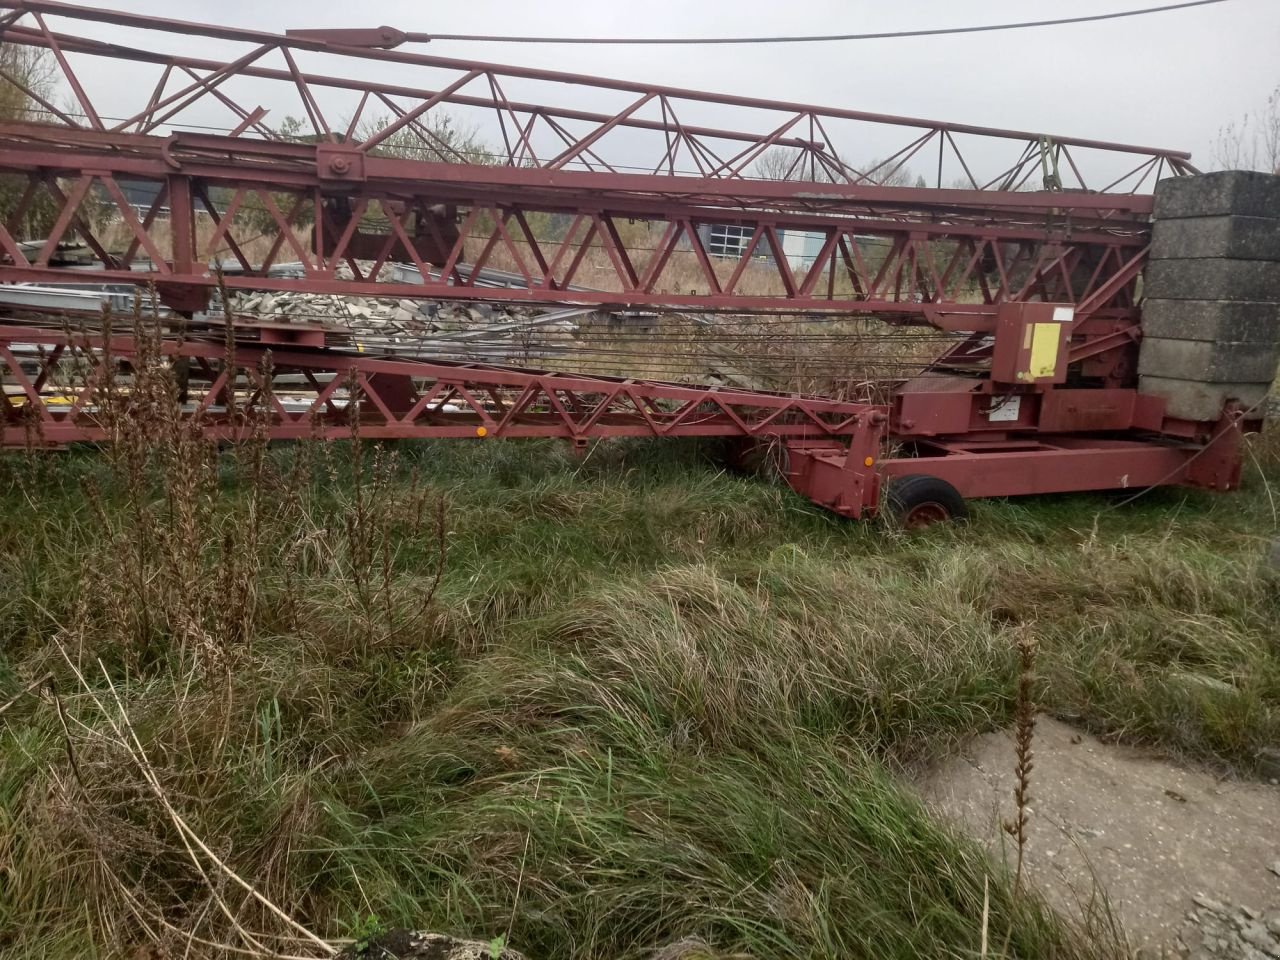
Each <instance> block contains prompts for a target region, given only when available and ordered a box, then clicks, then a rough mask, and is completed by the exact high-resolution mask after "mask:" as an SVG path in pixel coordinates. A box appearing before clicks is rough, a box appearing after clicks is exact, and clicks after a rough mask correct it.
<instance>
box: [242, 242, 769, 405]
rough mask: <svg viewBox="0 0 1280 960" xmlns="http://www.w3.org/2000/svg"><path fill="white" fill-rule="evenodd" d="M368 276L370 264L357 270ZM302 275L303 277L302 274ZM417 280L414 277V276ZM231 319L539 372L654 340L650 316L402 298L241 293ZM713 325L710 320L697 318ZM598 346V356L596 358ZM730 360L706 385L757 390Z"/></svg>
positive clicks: (714, 363)
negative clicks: (308, 327) (604, 349)
mask: <svg viewBox="0 0 1280 960" xmlns="http://www.w3.org/2000/svg"><path fill="white" fill-rule="evenodd" d="M357 265H358V266H359V267H360V269H361V271H362V273H363V274H365V275H367V274H368V272H369V271H370V270H371V269H372V267H373V264H372V263H363V262H359V263H358V264H357ZM299 269H301V268H300V267H299ZM403 270H404V268H403V267H401V266H399V265H397V264H385V265H384V266H383V267H382V268H381V270H380V271H379V274H378V282H379V283H392V282H396V281H401V280H403V276H402V271H403ZM336 275H337V278H338V279H339V280H352V279H354V273H353V271H352V269H351V267H350V266H349V265H347V264H342V265H340V266H339V267H338V268H337V271H336ZM414 275H415V276H416V271H415V273H414ZM230 306H231V311H232V312H233V314H235V315H237V316H240V317H243V318H251V319H254V320H258V321H276V322H280V323H318V324H321V325H323V326H325V327H327V328H329V329H331V330H340V331H343V332H345V333H348V334H349V335H350V337H351V340H352V342H353V343H355V344H357V345H358V346H359V348H360V349H362V350H365V351H368V352H373V353H390V354H396V355H400V356H413V357H419V358H437V359H442V360H462V361H468V362H481V363H498V364H515V365H537V364H539V363H541V362H543V361H546V360H549V359H553V358H560V359H565V358H569V359H572V358H573V355H574V354H575V352H578V351H582V357H583V362H582V364H581V366H582V369H583V370H584V372H590V371H591V367H592V364H591V360H592V359H593V358H594V357H596V356H598V355H599V343H600V341H599V336H600V330H601V326H602V325H604V327H605V328H606V329H619V328H621V329H624V330H626V331H627V333H625V334H624V335H626V336H636V335H639V334H642V333H655V334H656V329H657V328H656V327H655V326H654V322H655V320H654V318H653V317H652V316H651V315H637V316H626V315H619V314H612V313H610V312H609V311H607V310H598V309H595V308H591V307H559V308H558V307H545V306H540V305H526V304H519V303H512V304H505V305H502V306H493V305H490V304H488V303H465V302H458V301H441V300H409V299H405V298H402V297H378V296H343V295H341V294H329V293H271V292H267V291H252V290H249V291H237V292H235V293H233V294H232V295H231V304H230ZM695 320H697V321H698V322H705V323H707V324H710V323H713V322H714V321H712V320H710V319H709V318H703V317H698V318H695ZM593 344H594V345H595V347H596V349H595V350H593ZM728 359H731V358H723V357H716V356H709V357H708V359H707V370H706V373H705V375H704V376H702V377H700V378H698V379H701V380H704V381H706V382H712V383H716V382H718V383H722V384H725V385H727V386H734V387H746V388H749V389H750V388H754V387H757V386H759V384H757V383H756V382H755V381H754V379H753V378H751V377H750V376H748V375H746V374H744V373H742V372H741V371H738V370H736V369H735V368H734V367H732V366H731V365H730V363H729V362H727V361H728Z"/></svg>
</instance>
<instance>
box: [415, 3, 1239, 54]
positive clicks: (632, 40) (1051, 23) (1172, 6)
mask: <svg viewBox="0 0 1280 960" xmlns="http://www.w3.org/2000/svg"><path fill="white" fill-rule="evenodd" d="M1226 2H1227V0H1187V2H1185V3H1168V4H1165V5H1163V6H1159V7H1144V8H1142V9H1141V10H1121V11H1119V12H1117V13H1097V14H1091V15H1089V16H1081V17H1063V18H1061V19H1058V20H1024V21H1022V22H1019V23H987V24H982V25H980V26H976V27H937V28H935V29H932V30H894V31H889V32H885V33H834V34H818V35H815V36H804V37H511V36H505V37H504V36H487V35H484V34H472V33H430V34H411V35H409V37H408V39H411V40H471V41H480V42H484V43H592V44H606V43H618V44H697V45H705V44H717V43H826V42H828V41H833V40H901V39H905V38H908V37H942V36H949V35H953V34H961V33H988V32H991V31H995V30H1027V29H1030V28H1032V27H1060V26H1065V25H1067V24H1072V23H1096V22H1098V21H1101V20H1119V19H1121V18H1122V17H1142V16H1147V15H1148V14H1152V13H1167V12H1168V11H1170V10H1185V9H1187V8H1189V7H1205V6H1208V5H1209V4H1212V3H1226Z"/></svg>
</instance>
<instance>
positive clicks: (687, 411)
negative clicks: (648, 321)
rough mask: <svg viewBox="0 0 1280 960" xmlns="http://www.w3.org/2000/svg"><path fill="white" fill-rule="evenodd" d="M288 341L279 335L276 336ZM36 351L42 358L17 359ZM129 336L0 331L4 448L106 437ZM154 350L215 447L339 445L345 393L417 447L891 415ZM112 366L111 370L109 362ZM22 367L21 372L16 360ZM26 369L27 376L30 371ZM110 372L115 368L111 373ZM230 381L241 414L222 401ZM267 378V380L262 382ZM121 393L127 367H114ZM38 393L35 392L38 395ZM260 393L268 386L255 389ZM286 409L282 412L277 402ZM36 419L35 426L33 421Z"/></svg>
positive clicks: (165, 346) (809, 401)
mask: <svg viewBox="0 0 1280 960" xmlns="http://www.w3.org/2000/svg"><path fill="white" fill-rule="evenodd" d="M285 332H287V331H285ZM23 345H32V346H35V347H38V348H39V350H38V352H34V353H28V354H27V355H25V357H24V355H23V354H21V352H20V347H21V346H23ZM145 349H146V346H145V345H140V344H139V343H138V341H137V340H136V339H135V337H134V336H132V335H114V336H111V337H110V338H109V339H104V337H103V336H95V335H69V334H66V333H61V332H56V331H52V330H46V329H39V328H31V327H14V326H0V382H2V383H4V384H6V385H9V386H10V389H9V390H6V391H5V393H4V395H3V396H2V397H0V424H3V435H2V438H0V445H4V446H10V447H20V446H25V445H27V444H29V443H31V442H32V439H33V437H38V438H39V439H38V442H40V443H47V444H56V445H64V444H68V443H75V442H99V441H104V440H108V439H110V437H111V428H110V423H109V422H108V421H107V420H106V419H104V416H103V414H102V413H101V406H100V404H101V400H102V396H103V394H102V393H101V390H102V389H103V387H104V381H103V380H102V376H103V374H104V373H106V372H108V366H107V365H108V363H112V364H118V363H119V362H121V361H123V362H124V363H125V364H128V363H129V362H131V361H133V360H135V359H137V358H138V357H139V356H140V355H143V354H144V353H145ZM159 349H160V352H161V353H162V354H163V355H164V356H168V357H174V358H178V357H183V358H187V359H188V360H189V361H193V363H192V365H191V373H190V377H189V380H188V387H187V389H188V391H189V394H190V397H191V403H190V405H189V407H188V409H187V411H186V416H187V417H189V418H193V417H194V418H198V419H199V422H200V424H201V427H202V429H203V431H204V432H205V434H206V435H208V436H211V437H215V438H218V439H233V438H235V437H245V436H248V435H249V434H250V433H252V432H253V431H255V430H261V431H263V432H264V433H265V435H266V436H267V437H268V438H269V439H275V440H282V439H300V438H306V437H317V438H321V439H343V438H344V437H348V436H350V432H351V429H352V421H351V414H352V412H353V411H352V407H351V406H350V404H349V403H348V402H347V401H348V397H349V394H348V385H349V384H351V383H352V382H354V383H355V384H356V387H357V393H356V398H357V400H358V401H359V407H360V415H359V421H358V422H359V429H360V432H361V435H363V436H367V437H370V438H372V439H414V438H427V437H452V438H477V437H481V438H483V437H488V438H498V437H508V438H530V437H555V438H560V439H566V440H572V441H575V442H585V441H587V440H591V439H596V438H601V437H623V436H655V437H744V438H758V439H764V438H787V439H798V440H809V441H813V440H826V441H828V442H842V441H844V442H847V440H848V439H849V438H850V437H854V436H857V435H858V434H860V433H861V432H863V431H866V430H868V429H872V428H873V427H875V428H877V429H880V427H879V425H881V424H883V423H884V422H885V421H886V419H887V411H886V408H884V407H880V406H874V405H871V404H865V403H855V402H847V401H840V400H834V399H828V398H823V397H809V396H800V395H786V394H776V393H766V392H759V391H749V390H734V389H725V388H719V387H705V386H690V385H687V384H678V383H664V382H660V381H650V380H633V379H623V378H616V377H599V376H586V375H581V374H564V373H554V372H545V371H533V370H523V369H519V368H514V367H500V366H488V365H481V364H466V363H451V362H446V361H436V362H428V361H421V360H402V359H390V358H384V357H376V356H370V355H367V354H360V353H350V352H346V351H342V350H337V349H332V348H329V349H324V348H305V347H299V346H290V345H288V344H276V345H265V344H262V343H260V342H254V343H250V342H239V343H236V344H235V346H234V350H233V351H231V353H230V355H229V354H228V351H227V348H226V344H225V343H223V342H215V341H212V340H202V339H194V338H188V339H185V340H181V341H180V340H177V339H165V340H163V341H162V342H161V343H160V346H159ZM68 353H71V354H74V355H76V356H77V357H79V358H81V359H84V360H87V361H88V363H89V364H90V366H91V367H92V369H93V374H92V375H91V376H89V377H88V378H86V380H85V382H84V383H78V384H77V385H76V386H75V387H73V388H71V389H69V390H68V391H67V392H66V394H65V395H66V397H67V399H68V400H69V401H70V402H68V403H63V404H49V403H47V402H46V400H47V398H48V396H49V393H50V392H51V391H50V388H49V386H48V384H49V383H51V382H58V380H59V378H58V377H57V376H56V375H55V372H56V368H57V364H58V363H59V362H60V361H61V360H62V359H64V358H65V356H66V355H67V354H68ZM108 357H110V358H111V360H110V361H108V360H107V359H106V358H108ZM24 359H25V363H24ZM31 367H34V368H35V370H34V371H33V372H29V370H28V369H26V368H31ZM113 369H114V368H113ZM228 370H230V371H232V374H231V376H232V380H231V381H230V382H232V383H233V385H234V389H235V391H236V393H237V394H238V400H237V413H236V414H235V415H231V414H229V413H227V411H226V409H225V406H224V405H223V404H221V403H220V400H221V398H222V397H223V391H224V390H225V389H226V385H227V383H228V380H227V379H226V378H227V373H226V371H228ZM263 370H269V371H270V374H271V377H270V382H269V383H264V382H263V381H262V380H261V379H260V378H261V372H262V371H263ZM116 373H117V376H123V380H122V381H120V382H121V383H122V386H120V387H118V389H123V390H124V392H126V393H127V390H128V369H127V367H126V368H125V369H124V370H123V371H116ZM42 388H43V389H42ZM264 388H269V389H264ZM286 401H287V402H286ZM32 411H34V413H35V417H31V416H30V415H29V414H30V412H32Z"/></svg>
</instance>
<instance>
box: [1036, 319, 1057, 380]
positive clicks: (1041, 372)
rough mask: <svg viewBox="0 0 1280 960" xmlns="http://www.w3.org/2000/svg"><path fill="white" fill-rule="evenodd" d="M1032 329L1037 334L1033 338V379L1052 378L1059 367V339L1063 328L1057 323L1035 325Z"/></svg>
mask: <svg viewBox="0 0 1280 960" xmlns="http://www.w3.org/2000/svg"><path fill="white" fill-rule="evenodd" d="M1032 327H1034V329H1035V332H1034V333H1033V334H1032V336H1031V369H1030V371H1029V372H1030V374H1031V379H1032V380H1040V379H1043V378H1045V377H1052V376H1053V374H1054V371H1055V370H1056V369H1057V367H1058V338H1059V335H1060V334H1061V332H1062V326H1061V324H1057V323H1035V324H1032Z"/></svg>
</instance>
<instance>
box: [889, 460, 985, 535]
mask: <svg viewBox="0 0 1280 960" xmlns="http://www.w3.org/2000/svg"><path fill="white" fill-rule="evenodd" d="M884 500H885V514H886V516H887V517H888V519H889V521H890V522H891V523H893V524H894V525H895V526H897V527H900V528H902V529H905V530H915V529H919V528H921V527H926V526H929V525H930V524H932V523H945V522H948V521H957V520H967V519H968V518H969V507H968V505H967V504H966V503H965V502H964V497H962V496H960V491H958V490H957V489H956V488H955V487H953V486H952V485H951V484H949V483H947V481H945V480H940V479H939V478H937V477H931V476H929V475H928V474H924V473H912V474H908V475H907V476H905V477H894V478H893V479H891V480H890V481H889V482H888V484H887V489H886V490H885V498H884Z"/></svg>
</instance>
